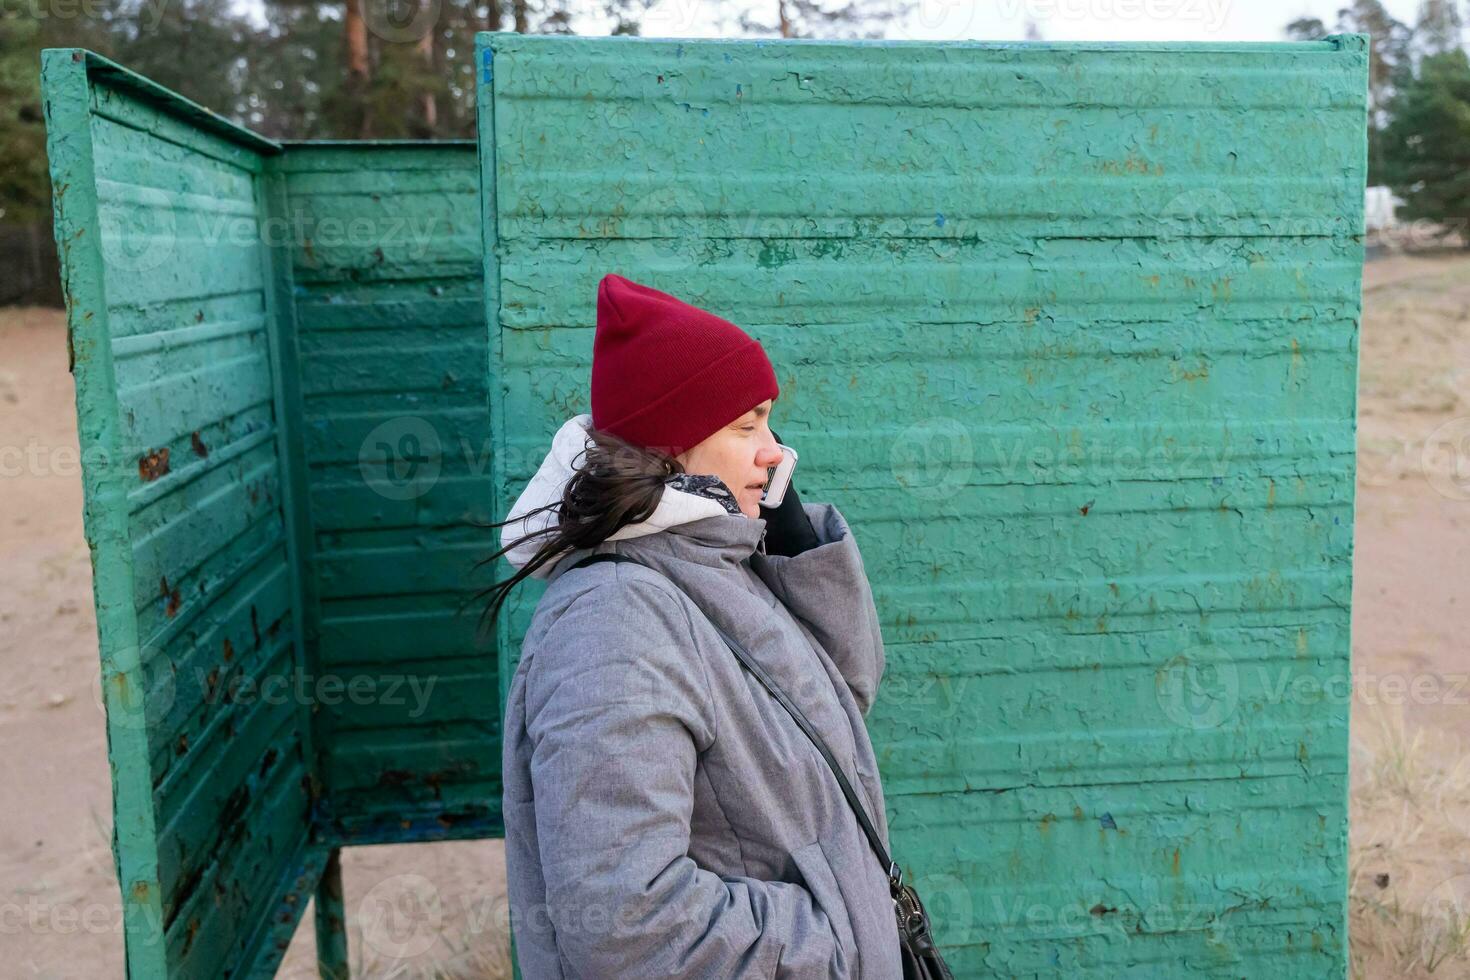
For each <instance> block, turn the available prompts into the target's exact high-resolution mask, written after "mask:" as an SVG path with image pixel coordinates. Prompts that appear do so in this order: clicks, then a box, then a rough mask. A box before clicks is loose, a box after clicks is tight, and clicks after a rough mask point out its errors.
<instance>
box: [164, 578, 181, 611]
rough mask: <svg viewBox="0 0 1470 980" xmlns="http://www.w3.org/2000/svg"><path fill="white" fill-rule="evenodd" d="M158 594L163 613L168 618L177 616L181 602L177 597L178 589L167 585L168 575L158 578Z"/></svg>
mask: <svg viewBox="0 0 1470 980" xmlns="http://www.w3.org/2000/svg"><path fill="white" fill-rule="evenodd" d="M158 596H159V598H161V599H162V600H163V614H164V615H165V616H167V617H168V618H170V619H172V618H173V617H175V616H177V615H178V612H179V606H180V605H181V604H182V603H181V600H180V599H179V590H178V589H177V588H174V589H170V588H169V587H168V576H164V577H162V578H160V579H159V580H158Z"/></svg>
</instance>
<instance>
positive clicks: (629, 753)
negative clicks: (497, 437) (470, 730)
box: [526, 570, 854, 980]
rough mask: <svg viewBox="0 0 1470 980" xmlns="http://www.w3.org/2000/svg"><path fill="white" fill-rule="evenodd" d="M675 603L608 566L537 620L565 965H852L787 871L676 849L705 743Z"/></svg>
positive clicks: (544, 843)
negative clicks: (768, 874)
mask: <svg viewBox="0 0 1470 980" xmlns="http://www.w3.org/2000/svg"><path fill="white" fill-rule="evenodd" d="M694 642H695V641H694V634H693V633H692V625H691V622H690V619H689V617H688V615H687V614H686V613H685V611H684V607H683V604H682V603H681V602H680V600H679V599H677V598H676V597H675V596H674V595H673V594H672V593H669V592H667V591H666V590H665V589H663V588H662V587H661V586H659V585H657V584H656V583H654V582H651V581H647V580H641V581H640V580H639V579H638V578H637V577H636V576H635V575H634V574H629V573H626V572H623V571H621V570H620V571H619V572H618V575H617V580H616V582H615V583H613V584H609V585H604V586H599V587H597V588H595V589H592V590H590V591H589V592H588V593H587V594H586V595H584V596H580V597H578V598H577V599H576V600H575V601H574V602H573V603H572V604H571V605H570V606H568V607H567V608H566V609H565V610H564V611H563V612H562V613H561V615H560V616H559V617H558V618H557V621H556V622H555V623H554V624H553V625H552V627H551V628H550V629H549V630H548V632H547V634H546V636H545V637H544V639H543V641H542V642H541V644H540V645H539V649H538V652H537V654H536V661H535V662H534V663H533V669H532V671H531V673H530V674H529V675H528V677H527V682H526V732H527V736H528V738H529V740H530V743H531V746H532V747H531V761H530V772H531V781H532V783H533V786H534V792H535V800H536V808H535V809H536V831H537V839H538V842H539V848H540V862H541V869H542V872H543V874H544V878H545V883H546V903H547V906H548V909H547V910H543V911H544V913H545V914H543V915H540V916H537V915H536V914H535V912H534V911H533V912H532V913H531V914H532V919H531V927H533V928H554V929H555V930H556V946H557V948H558V949H559V950H560V952H561V955H562V956H564V957H565V958H566V960H567V961H568V963H567V966H568V967H569V970H570V974H571V975H573V976H579V977H597V978H599V980H619V978H637V980H646V978H648V977H669V976H678V977H737V978H756V977H760V978H790V980H816V978H839V977H847V976H851V971H852V969H853V961H852V957H853V955H854V951H853V950H852V949H850V948H849V945H848V944H847V943H845V942H842V941H839V939H838V938H837V933H836V932H835V931H834V928H833V925H832V922H831V920H830V919H829V918H828V917H827V915H826V913H825V912H824V911H823V910H822V908H821V906H820V904H819V903H818V902H817V901H816V900H815V899H814V898H813V896H812V893H811V892H810V891H808V890H807V889H806V888H804V887H802V886H801V885H799V884H792V883H788V882H779V881H776V882H773V881H763V880H758V879H753V878H743V877H731V876H722V875H718V874H715V873H713V872H711V871H708V870H706V869H704V868H701V867H699V866H698V865H696V864H695V862H694V860H693V859H691V858H690V857H689V843H690V818H691V814H692V812H693V805H694V803H693V801H694V779H695V771H696V764H697V756H698V753H700V752H701V751H702V750H704V749H706V748H708V747H709V746H710V745H711V743H712V742H713V740H714V738H715V736H716V733H715V731H714V730H713V729H712V727H711V726H712V724H713V722H712V720H711V719H712V718H713V717H714V715H713V713H712V712H711V710H710V701H709V699H710V691H709V687H708V682H707V679H706V676H705V670H704V661H703V658H702V656H701V655H700V654H699V653H698V652H697V651H696V650H694V649H692V647H693V645H694Z"/></svg>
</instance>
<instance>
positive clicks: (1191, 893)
mask: <svg viewBox="0 0 1470 980" xmlns="http://www.w3.org/2000/svg"><path fill="white" fill-rule="evenodd" d="M479 43H480V46H481V50H482V52H486V53H487V55H488V53H489V52H493V56H494V61H495V65H496V72H495V76H494V79H493V82H491V83H489V84H485V85H482V87H481V93H480V111H481V117H480V132H481V133H482V134H492V133H493V134H494V138H493V139H491V138H489V137H488V136H485V137H482V141H481V164H482V168H483V172H484V178H483V189H484V198H483V203H484V208H485V228H486V241H487V247H488V248H489V250H490V252H491V253H492V254H487V259H486V295H487V311H488V312H487V317H488V320H489V323H490V343H491V372H492V379H493V380H492V384H491V394H492V398H493V399H494V400H493V401H492V406H491V415H492V417H493V418H496V419H498V420H499V422H498V425H497V428H496V430H495V438H496V440H497V441H496V452H495V456H494V458H495V459H496V461H497V464H499V465H498V468H497V472H496V491H497V510H499V511H503V510H504V509H505V506H506V505H507V504H508V502H509V501H510V499H512V498H513V495H514V493H515V492H516V490H517V489H518V488H519V487H521V486H523V485H524V483H525V481H526V480H528V479H529V478H530V476H531V473H532V472H533V470H534V468H535V465H536V463H537V462H538V461H539V459H540V457H539V455H538V453H537V449H538V447H541V446H544V445H545V444H546V442H547V440H548V439H549V438H550V435H551V434H552V433H553V432H554V431H555V430H556V428H557V427H558V426H559V425H560V423H561V422H562V421H564V419H565V418H566V417H567V415H569V414H571V413H572V412H578V411H586V410H587V408H586V400H585V398H586V394H585V392H586V389H585V379H586V377H587V371H588V368H589V363H590V355H591V340H592V329H591V328H592V326H593V322H594V317H593V304H592V299H591V298H592V297H593V295H594V288H595V285H596V283H597V281H598V279H599V278H600V277H601V276H602V275H603V274H605V273H607V272H619V273H621V274H623V275H627V276H630V277H632V278H634V279H637V280H638V281H641V282H646V283H649V284H651V285H654V286H656V287H658V288H661V289H665V290H668V291H670V292H672V293H674V294H676V295H679V296H681V297H685V298H688V299H690V300H691V301H693V302H696V303H699V304H700V305H702V306H705V307H707V308H709V309H712V310H715V311H716V312H718V313H720V314H721V315H724V316H726V317H728V318H730V319H732V320H734V321H735V322H737V323H740V324H741V325H742V326H743V327H745V328H746V329H747V330H749V331H750V332H751V333H753V334H754V335H756V336H757V337H759V339H760V340H761V342H762V343H763V344H764V345H765V346H766V349H767V350H768V351H769V352H770V353H771V355H772V359H773V361H774V362H775V363H776V365H777V370H778V373H779V374H780V376H781V378H782V379H783V390H782V397H781V398H780V399H779V400H778V402H777V408H776V415H777V421H778V422H780V427H781V431H782V434H783V436H784V437H786V438H788V439H789V440H790V441H792V442H793V443H794V444H798V445H804V446H805V447H806V448H805V449H804V450H803V453H802V460H803V462H802V466H803V469H804V472H805V473H806V476H805V477H804V478H803V480H802V484H801V486H802V491H803V494H804V495H805V496H807V497H809V498H810V499H821V500H831V501H834V502H836V503H838V504H839V505H840V506H841V507H842V508H843V511H844V513H846V514H847V515H848V516H849V518H850V520H851V521H852V523H853V526H854V528H855V531H856V533H857V534H858V535H859V537H860V538H861V539H862V541H863V553H864V558H865V561H866V564H867V567H868V571H869V574H870V577H871V578H872V579H873V583H874V587H875V594H876V596H877V601H878V605H879V610H880V614H881V616H882V621H883V623H884V626H885V639H886V641H887V646H888V653H889V659H888V666H887V673H886V676H885V681H884V688H883V689H882V690H880V693H879V696H878V699H877V704H876V706H875V708H874V711H873V714H872V716H871V717H870V719H869V725H870V727H871V729H872V734H873V738H874V742H875V745H876V746H877V748H878V751H879V754H880V763H881V765H882V768H883V775H884V782H885V786H886V788H887V791H888V801H889V807H890V822H891V825H892V827H893V831H894V834H895V836H896V838H897V843H896V849H897V851H898V852H899V853H901V854H903V855H904V856H905V859H906V860H908V861H910V862H912V864H911V866H910V868H909V871H910V873H911V874H912V875H913V876H914V877H915V878H916V880H917V881H918V882H919V884H920V887H921V889H922V890H923V892H924V895H925V897H926V900H928V901H930V902H931V904H932V905H934V906H935V907H936V918H937V921H938V924H939V925H938V933H939V936H938V938H939V940H940V941H941V942H942V943H943V944H945V946H946V948H947V950H949V951H952V955H950V961H951V963H952V964H954V965H955V967H956V971H957V975H959V976H965V977H980V976H1022V975H1025V976H1033V975H1037V976H1081V975H1086V976H1109V977H1112V976H1164V975H1173V974H1175V973H1184V972H1188V973H1189V974H1190V975H1191V976H1218V977H1240V976H1250V977H1313V978H1316V977H1324V976H1345V974H1346V817H1347V815H1346V788H1347V720H1348V711H1347V703H1346V701H1345V700H1344V699H1338V700H1336V701H1333V700H1330V699H1327V700H1316V701H1313V700H1311V699H1303V698H1295V697H1292V696H1290V695H1286V696H1283V694H1282V691H1283V687H1282V681H1283V680H1286V681H1288V682H1291V681H1298V680H1301V681H1306V682H1308V683H1311V684H1316V685H1328V684H1331V683H1334V682H1337V681H1341V680H1343V679H1345V678H1347V677H1348V676H1349V650H1350V643H1349V628H1348V626H1349V618H1348V606H1349V601H1350V595H1351V564H1350V559H1351V550H1352V538H1351V525H1352V503H1353V472H1354V414H1355V386H1356V371H1357V343H1356V334H1357V327H1358V317H1359V299H1360V296H1359V270H1360V267H1361V263H1362V258H1363V250H1362V238H1361V234H1362V200H1363V182H1364V152H1365V151H1364V121H1365V92H1366V39H1364V38H1360V37H1338V38H1333V39H1328V40H1326V41H1322V42H1313V43H1305V44H1262V45H1252V44H1242V45H1237V44H1196V45H1190V44H1164V45H1148V44H1118V45H1106V44H984V43H976V42H947V43H927V42H925V43H920V42H905V43H890V42H829V41H809V42H808V41H801V42H786V43H778V42H769V43H768V42H759V41H755V42H752V41H680V42H673V41H663V40H658V39H641V38H596V39H594V38H560V37H558V38H541V37H521V36H516V35H506V34H482V35H481V36H480V38H479ZM568 65H575V66H576V70H575V71H568V70H567V68H566V66H568ZM676 66H677V67H676ZM687 107H705V108H707V112H708V115H705V114H704V113H702V112H701V113H691V112H690V111H688V108H687ZM798 382H799V384H798ZM1288 477H1289V479H1288ZM538 595H539V591H538V590H530V589H528V590H527V591H526V593H525V594H523V595H521V596H518V597H517V598H516V599H515V600H513V604H512V606H511V608H510V611H509V616H508V618H507V621H506V622H505V624H504V626H503V629H502V631H501V634H500V636H499V642H500V644H501V649H502V651H503V653H504V658H505V659H504V662H503V665H502V676H505V675H506V674H507V673H508V671H509V668H510V665H511V664H513V663H514V660H515V656H516V648H515V640H516V638H517V637H518V636H519V635H520V634H521V632H522V630H523V627H524V625H525V623H526V621H527V620H528V618H529V615H530V613H531V611H532V609H533V608H534V605H535V601H536V598H537V597H538ZM1307 646H1310V649H1311V650H1312V651H1313V656H1312V657H1303V656H1302V655H1301V653H1300V651H1301V650H1303V649H1304V648H1306V647H1307ZM1064 814H1065V815H1066V816H1065V817H1064V816H1062V815H1064ZM1309 933H1310V934H1313V935H1315V936H1316V937H1317V939H1316V940H1315V941H1313V942H1306V941H1304V938H1303V937H1305V936H1306V935H1307V934H1309Z"/></svg>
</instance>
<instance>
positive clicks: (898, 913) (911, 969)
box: [568, 554, 954, 980]
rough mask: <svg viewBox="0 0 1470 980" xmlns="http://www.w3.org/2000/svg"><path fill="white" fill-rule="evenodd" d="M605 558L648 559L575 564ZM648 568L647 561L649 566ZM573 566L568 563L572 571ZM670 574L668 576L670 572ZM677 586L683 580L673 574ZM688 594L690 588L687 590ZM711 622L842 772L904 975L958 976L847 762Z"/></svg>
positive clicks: (840, 781) (916, 978)
mask: <svg viewBox="0 0 1470 980" xmlns="http://www.w3.org/2000/svg"><path fill="white" fill-rule="evenodd" d="M599 561H614V562H618V561H625V562H632V563H633V564H635V565H643V563H642V562H640V561H636V560H634V559H632V558H629V557H627V556H626V555H610V554H604V555H588V556H587V557H586V558H583V559H582V560H581V561H578V562H577V563H576V564H574V565H572V566H571V568H580V567H582V566H583V565H591V564H593V563H594V562H599ZM643 567H644V568H647V567H648V566H647V565H644V566H643ZM570 570H571V569H568V571H570ZM665 578H667V576H665ZM670 584H673V585H674V587H675V588H678V584H677V583H674V582H672V580H670ZM686 595H687V593H686ZM706 619H707V620H708V622H709V624H710V625H711V626H713V627H714V628H715V632H716V633H719V634H720V638H721V639H723V640H724V641H725V644H726V645H727V646H728V647H729V648H730V651H731V652H732V653H734V654H735V658H736V659H737V660H739V661H740V665H741V666H742V667H744V668H745V669H746V670H748V671H749V672H750V674H751V676H753V677H754V678H755V679H756V680H757V681H759V682H760V685H761V687H764V688H765V689H766V691H767V692H769V693H770V695H771V697H773V698H775V699H776V700H777V701H778V702H780V704H781V707H783V708H785V709H786V711H787V713H788V714H790V715H791V717H792V719H793V720H794V721H795V722H796V724H797V727H799V728H800V729H801V730H802V731H803V732H805V733H806V737H807V738H809V739H811V741H812V744H813V745H815V746H816V748H817V751H818V752H820V753H821V755H822V758H823V759H824V760H826V762H827V767H828V768H829V769H831V770H832V775H834V776H836V777H837V785H838V786H840V787H841V788H842V795H843V796H845V797H846V798H847V805H848V806H850V807H852V812H853V814H854V815H856V817H857V821H858V824H859V825H860V826H861V827H862V828H863V834H864V835H866V836H867V838H868V844H869V845H870V846H871V847H872V848H873V853H875V854H877V855H878V861H879V863H880V864H881V865H882V866H883V867H884V868H885V869H886V870H887V872H888V888H889V891H890V892H891V893H892V896H893V911H894V915H895V917H896V918H897V920H898V955H899V960H900V961H901V962H902V963H903V980H954V974H952V973H950V972H949V967H948V966H947V965H946V964H945V962H944V957H942V956H940V955H939V949H938V947H936V946H935V945H934V940H933V937H932V934H931V932H930V929H929V914H928V913H927V912H925V911H924V903H923V902H921V901H919V893H918V892H916V891H914V886H913V885H907V884H904V881H903V869H902V868H900V867H899V866H898V863H897V862H896V861H894V860H893V859H892V858H890V857H889V856H888V850H887V848H885V847H884V846H883V841H881V840H880V839H879V838H878V831H877V830H875V829H874V828H873V822H872V821H871V820H869V819H868V813H867V811H866V810H864V809H863V804H862V801H861V800H859V799H858V795H857V791H856V790H854V789H853V788H852V783H850V782H848V779H847V776H846V774H844V773H843V771H842V767H841V766H839V765H838V764H837V760H836V759H835V758H833V756H832V750H831V749H829V748H828V747H827V743H826V742H824V741H823V740H822V737H821V736H820V735H818V734H817V730H816V729H815V728H813V727H812V724H811V722H810V721H808V720H807V717H806V715H805V714H803V713H802V710H801V709H800V708H798V707H797V706H796V705H795V704H794V703H793V702H792V700H791V699H790V698H788V697H787V696H786V692H785V691H783V690H781V688H780V687H778V686H777V685H776V682H775V681H774V680H772V679H771V676H770V675H769V674H767V673H766V671H765V668H763V667H761V665H760V664H758V663H756V662H755V661H754V660H752V659H751V657H750V655H749V654H748V653H746V652H745V648H744V647H742V646H741V645H740V644H739V643H736V642H735V640H734V639H733V638H732V637H730V636H729V635H728V634H727V633H726V632H725V631H724V630H722V629H720V627H719V626H718V625H716V624H715V622H714V621H713V620H709V619H708V617H706Z"/></svg>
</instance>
